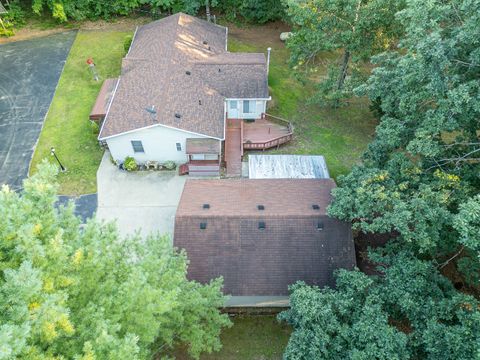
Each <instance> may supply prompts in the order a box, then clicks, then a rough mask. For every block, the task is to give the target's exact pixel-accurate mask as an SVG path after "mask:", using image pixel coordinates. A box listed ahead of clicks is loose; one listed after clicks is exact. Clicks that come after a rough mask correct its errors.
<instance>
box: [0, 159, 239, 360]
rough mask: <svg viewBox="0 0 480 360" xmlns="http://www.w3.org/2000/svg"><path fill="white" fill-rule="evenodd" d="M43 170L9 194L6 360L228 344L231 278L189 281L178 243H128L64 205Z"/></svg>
mask: <svg viewBox="0 0 480 360" xmlns="http://www.w3.org/2000/svg"><path fill="white" fill-rule="evenodd" d="M55 172H56V171H55V169H54V168H53V167H52V165H48V164H43V165H42V166H41V167H40V169H39V172H38V173H36V174H35V175H34V176H33V177H31V178H30V179H28V180H26V181H25V182H24V188H25V190H24V192H23V193H22V194H20V195H19V194H17V193H15V192H12V191H10V190H9V189H8V188H7V187H4V188H3V189H2V191H1V192H0V218H1V219H2V221H1V222H0V270H1V274H2V276H1V278H0V309H1V311H0V319H1V320H0V359H13V358H16V359H29V360H31V359H54V358H55V359H57V358H60V357H62V358H66V359H84V360H87V359H140V358H146V357H147V355H148V354H150V353H151V352H155V350H156V349H155V348H152V344H154V343H155V344H159V346H162V347H164V348H168V347H169V346H171V345H174V344H177V343H184V344H186V345H187V346H188V348H189V352H190V354H191V355H192V356H194V357H198V356H199V354H200V353H201V352H203V351H207V352H211V351H214V350H218V349H219V348H220V346H221V344H220V341H219V333H220V331H221V329H222V328H223V327H225V326H229V325H230V321H229V319H228V317H227V316H226V315H222V314H220V313H219V310H218V308H219V307H221V306H223V303H224V297H223V295H222V292H221V288H222V280H221V279H217V280H214V281H212V282H211V283H210V284H207V285H201V284H199V283H195V282H192V281H188V280H187V279H186V271H187V260H186V256H185V254H184V253H182V252H180V253H179V252H177V251H175V249H173V248H172V246H171V243H170V239H169V238H168V237H159V236H152V237H149V238H147V239H145V240H143V239H141V238H140V237H138V236H133V237H128V238H126V239H121V238H120V237H119V234H118V232H117V230H116V228H115V226H114V225H113V224H99V223H97V222H95V221H90V222H88V224H86V225H85V226H82V227H80V223H79V220H78V219H77V218H76V217H75V216H74V215H73V207H72V206H69V207H67V208H63V207H60V208H58V209H57V208H56V207H55V206H54V203H55V201H56V189H57V185H56V183H55Z"/></svg>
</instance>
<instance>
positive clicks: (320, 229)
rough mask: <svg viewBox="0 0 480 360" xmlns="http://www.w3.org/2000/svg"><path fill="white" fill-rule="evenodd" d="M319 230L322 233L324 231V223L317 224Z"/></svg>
mask: <svg viewBox="0 0 480 360" xmlns="http://www.w3.org/2000/svg"><path fill="white" fill-rule="evenodd" d="M317 230H318V231H322V230H323V222H321V221H319V222H318V223H317Z"/></svg>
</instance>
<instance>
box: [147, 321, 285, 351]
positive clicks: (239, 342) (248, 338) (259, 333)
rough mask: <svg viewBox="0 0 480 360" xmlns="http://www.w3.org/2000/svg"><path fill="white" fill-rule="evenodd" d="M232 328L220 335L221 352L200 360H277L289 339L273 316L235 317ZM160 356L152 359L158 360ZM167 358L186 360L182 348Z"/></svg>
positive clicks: (281, 325)
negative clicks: (173, 357)
mask: <svg viewBox="0 0 480 360" xmlns="http://www.w3.org/2000/svg"><path fill="white" fill-rule="evenodd" d="M231 320H232V322H233V326H232V327H231V328H229V329H226V330H224V331H223V332H222V334H221V335H220V338H221V341H222V349H221V350H220V351H219V352H216V353H212V354H203V355H201V356H200V359H201V360H226V359H228V360H279V359H282V354H283V352H284V350H285V347H286V346H287V343H288V339H289V338H290V334H291V328H290V327H289V326H288V325H286V324H284V323H279V322H278V320H277V319H276V316H274V315H239V316H235V317H232V318H231ZM162 355H165V354H163V353H159V354H157V356H156V357H155V359H161V358H162ZM168 355H173V356H175V359H177V360H190V359H191V358H190V357H189V356H188V355H187V353H186V351H185V350H184V349H180V350H177V351H175V352H173V353H170V354H168Z"/></svg>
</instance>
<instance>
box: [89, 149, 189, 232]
mask: <svg viewBox="0 0 480 360" xmlns="http://www.w3.org/2000/svg"><path fill="white" fill-rule="evenodd" d="M185 180H186V178H185V177H182V176H178V174H177V171H136V172H127V171H122V170H119V169H118V168H117V167H116V166H114V165H112V163H111V162H110V153H109V152H108V151H106V152H105V154H104V156H103V159H102V162H101V164H100V167H99V169H98V173H97V181H98V210H97V219H99V220H104V221H116V222H117V226H118V230H119V232H120V234H121V235H122V236H125V235H131V234H133V233H135V232H136V231H140V234H141V235H142V236H143V237H145V236H147V235H148V234H150V233H159V234H169V235H172V234H173V226H174V222H175V212H176V210H177V206H178V202H179V201H180V196H181V194H182V191H183V186H184V184H185Z"/></svg>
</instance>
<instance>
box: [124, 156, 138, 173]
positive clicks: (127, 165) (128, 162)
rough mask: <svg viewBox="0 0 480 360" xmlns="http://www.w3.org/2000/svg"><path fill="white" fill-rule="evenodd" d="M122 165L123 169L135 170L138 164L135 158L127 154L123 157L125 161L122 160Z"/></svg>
mask: <svg viewBox="0 0 480 360" xmlns="http://www.w3.org/2000/svg"><path fill="white" fill-rule="evenodd" d="M123 167H124V169H125V170H127V171H135V170H137V168H138V166H137V162H136V161H135V159H134V158H133V157H131V156H127V157H126V158H125V161H124V162H123Z"/></svg>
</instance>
